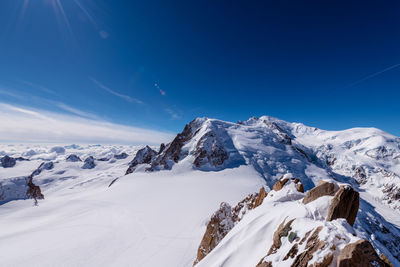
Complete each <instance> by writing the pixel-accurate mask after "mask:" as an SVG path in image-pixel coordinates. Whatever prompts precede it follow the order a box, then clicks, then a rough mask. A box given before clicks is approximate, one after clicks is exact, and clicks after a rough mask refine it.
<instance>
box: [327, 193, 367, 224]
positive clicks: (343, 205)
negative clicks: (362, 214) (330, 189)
mask: <svg viewBox="0 0 400 267" xmlns="http://www.w3.org/2000/svg"><path fill="white" fill-rule="evenodd" d="M359 202H360V194H359V193H358V192H357V191H355V190H354V189H353V188H352V187H351V186H348V185H345V186H340V188H339V190H338V191H337V192H336V194H335V196H334V197H333V199H332V201H331V204H330V206H329V209H328V215H327V217H326V220H327V221H332V220H335V219H338V218H344V219H346V220H347V222H348V223H349V224H350V225H351V226H353V224H354V221H355V220H356V217H357V212H358V207H359V205H360V204H359Z"/></svg>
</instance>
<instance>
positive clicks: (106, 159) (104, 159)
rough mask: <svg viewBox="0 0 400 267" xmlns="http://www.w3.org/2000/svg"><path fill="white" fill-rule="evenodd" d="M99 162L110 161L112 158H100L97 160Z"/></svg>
mask: <svg viewBox="0 0 400 267" xmlns="http://www.w3.org/2000/svg"><path fill="white" fill-rule="evenodd" d="M97 160H98V161H109V160H110V158H107V157H105V158H99V159H97Z"/></svg>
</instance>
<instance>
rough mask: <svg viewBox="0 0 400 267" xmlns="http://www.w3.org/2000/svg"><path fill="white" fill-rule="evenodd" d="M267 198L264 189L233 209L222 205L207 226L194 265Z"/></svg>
mask: <svg viewBox="0 0 400 267" xmlns="http://www.w3.org/2000/svg"><path fill="white" fill-rule="evenodd" d="M266 196H267V193H266V192H265V189H264V187H261V189H260V191H259V192H258V193H255V194H250V195H248V196H247V197H246V198H245V199H243V200H242V201H240V202H239V203H238V204H237V205H236V206H235V207H234V208H233V209H232V208H231V206H230V205H229V204H227V203H224V202H223V203H221V205H220V208H219V210H217V211H216V212H215V213H214V214H213V215H212V217H211V219H210V221H209V222H208V224H207V229H206V232H205V233H204V236H203V239H202V241H201V243H200V246H199V248H198V250H197V258H196V261H195V262H194V265H195V264H197V263H198V262H199V261H200V260H201V259H203V258H204V257H205V256H206V255H207V254H208V253H210V252H211V250H213V249H214V248H215V247H216V246H217V245H218V244H219V242H220V241H221V240H222V238H223V237H224V236H225V235H226V234H227V233H228V232H229V231H230V230H231V229H232V228H233V226H234V225H235V224H236V223H238V222H239V221H240V220H241V219H242V218H243V216H244V214H245V213H246V212H247V211H248V210H251V209H254V208H256V207H258V206H260V205H261V204H262V202H263V200H264V198H265V197H266Z"/></svg>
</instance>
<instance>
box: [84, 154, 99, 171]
mask: <svg viewBox="0 0 400 267" xmlns="http://www.w3.org/2000/svg"><path fill="white" fill-rule="evenodd" d="M94 167H96V163H95V162H94V158H93V157H92V156H89V157H87V158H86V159H85V161H84V163H83V166H82V169H93V168H94Z"/></svg>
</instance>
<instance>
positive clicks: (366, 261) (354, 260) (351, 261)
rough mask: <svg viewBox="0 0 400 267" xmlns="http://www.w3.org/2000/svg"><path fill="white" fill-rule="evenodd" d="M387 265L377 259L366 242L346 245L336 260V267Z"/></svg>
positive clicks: (387, 266) (376, 266)
mask: <svg viewBox="0 0 400 267" xmlns="http://www.w3.org/2000/svg"><path fill="white" fill-rule="evenodd" d="M389 264H390V263H389ZM389 264H388V263H386V262H384V261H383V260H381V259H380V258H379V256H378V255H377V254H376V252H375V250H374V248H373V247H372V245H371V243H370V242H368V241H367V240H359V241H357V242H355V243H351V244H348V245H347V246H345V247H344V248H343V249H342V251H341V252H340V254H339V257H338V260H337V267H366V266H371V267H389V266H390V265H389Z"/></svg>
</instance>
